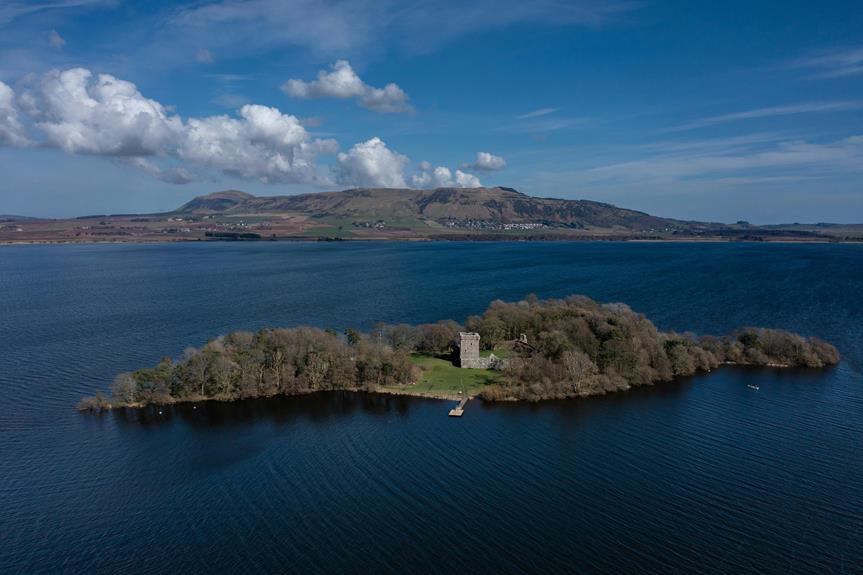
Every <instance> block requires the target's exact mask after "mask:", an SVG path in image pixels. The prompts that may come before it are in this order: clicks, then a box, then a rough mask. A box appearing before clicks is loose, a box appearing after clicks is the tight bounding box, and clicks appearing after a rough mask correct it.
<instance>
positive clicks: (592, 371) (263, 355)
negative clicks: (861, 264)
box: [79, 296, 839, 410]
mask: <svg viewBox="0 0 863 575" xmlns="http://www.w3.org/2000/svg"><path fill="white" fill-rule="evenodd" d="M464 330H467V331H475V332H477V333H479V334H480V338H481V340H480V341H481V344H482V346H483V347H484V348H485V349H494V348H498V347H500V346H504V345H507V344H508V343H509V342H511V341H513V340H515V339H517V338H518V337H519V335H520V334H526V335H527V337H528V341H529V342H530V345H528V346H516V347H515V348H514V350H513V353H512V354H511V356H510V358H509V359H508V361H507V362H506V367H505V368H504V370H503V373H502V374H501V377H499V378H498V383H495V384H492V385H489V386H487V387H486V388H485V389H484V390H483V392H482V394H481V396H482V397H483V399H486V400H511V399H516V400H528V401H537V400H541V399H552V398H555V399H557V398H569V397H580V396H588V395H597V394H603V393H608V392H612V391H620V390H625V389H629V388H630V387H633V386H641V385H651V384H654V383H657V382H663V381H670V380H672V379H674V378H676V377H683V376H688V375H693V374H695V373H697V372H702V371H708V370H711V369H713V368H716V367H718V366H719V365H721V364H723V363H735V364H744V365H762V366H777V367H778V366H783V367H786V366H787V367H813V368H815V367H824V366H827V365H834V364H836V363H838V361H839V353H838V351H837V350H836V348H835V347H833V346H832V345H830V344H827V343H825V342H823V341H821V340H819V339H817V338H805V337H802V336H799V335H796V334H792V333H789V332H786V331H782V330H775V329H765V328H745V329H742V330H739V331H738V332H736V333H734V334H731V335H728V336H724V337H714V336H700V337H699V336H695V335H694V334H689V333H683V334H680V333H674V332H662V331H659V330H658V329H657V328H656V326H654V325H653V323H652V322H651V321H650V320H648V319H647V318H645V317H644V316H643V315H641V314H638V313H636V312H634V311H632V310H631V309H630V308H629V307H628V306H626V305H624V304H600V303H597V302H595V301H593V300H591V299H589V298H587V297H583V296H570V297H568V298H565V299H555V300H544V301H541V300H538V299H537V298H536V297H534V296H529V297H528V298H526V299H524V300H522V301H520V302H516V303H506V302H503V301H495V302H493V303H492V304H491V305H490V306H489V308H488V309H487V310H486V311H485V313H484V314H483V315H480V316H471V317H469V318H468V319H467V321H466V322H465V325H464V326H462V325H460V324H458V323H457V322H455V321H452V320H444V321H439V322H437V323H432V324H423V325H416V326H414V325H408V324H397V325H377V326H375V328H374V330H373V331H372V332H371V333H361V332H359V331H357V330H354V329H347V330H345V331H344V332H343V333H338V332H336V331H333V330H322V329H318V328H313V327H297V328H290V329H263V330H260V331H258V332H256V333H251V332H245V331H238V332H233V333H230V334H228V335H225V336H220V337H217V338H216V339H213V340H211V341H209V342H208V343H206V344H205V345H204V346H202V347H201V348H188V349H186V350H185V351H184V352H183V355H182V356H181V357H180V358H178V359H172V358H170V357H166V358H164V359H163V360H162V361H160V362H159V363H158V364H157V365H155V366H153V367H150V368H144V369H139V370H137V371H135V372H131V373H122V374H120V375H118V376H117V377H116V378H115V380H114V381H113V383H112V385H111V393H110V396H109V397H106V396H104V395H102V394H97V395H96V396H95V397H87V398H84V399H82V400H81V403H80V404H79V408H80V409H82V410H101V409H106V408H110V407H121V406H138V405H146V404H165V403H172V402H175V401H195V400H202V399H220V400H234V399H243V398H253V397H268V396H273V395H279V394H281V395H294V394H301V393H307V392H313V391H326V390H365V391H375V390H376V389H378V388H379V387H383V386H387V387H391V386H404V385H411V384H413V383H415V382H416V381H417V380H418V379H419V378H420V377H421V372H420V370H419V369H418V368H417V367H416V366H415V365H414V364H413V362H412V361H411V357H410V354H411V353H424V354H432V355H439V356H441V355H446V354H450V353H452V352H453V351H454V344H455V341H456V339H457V337H458V332H459V331H464Z"/></svg>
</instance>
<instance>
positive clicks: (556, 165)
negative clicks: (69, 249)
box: [0, 0, 863, 223]
mask: <svg viewBox="0 0 863 575" xmlns="http://www.w3.org/2000/svg"><path fill="white" fill-rule="evenodd" d="M861 176H863V3H861V2H859V1H847V2H841V1H829V0H825V1H821V2H811V1H795V0H784V1H776V2H773V1H766V0H765V1H756V2H752V1H751V0H749V1H746V2H743V1H737V0H725V1H723V2H692V1H691V0H690V1H683V0H681V1H671V0H668V1H659V0H534V1H533V2H524V1H523V0H476V1H473V2H465V1H459V2H455V1H450V0H426V1H422V2H421V1H400V0H341V1H331V0H320V1H312V0H220V1H208V0H203V1H202V0H196V1H194V2H160V1H149V2H131V1H124V0H35V1H29V0H28V1H24V0H0V214H20V215H31V216H42V217H69V216H78V215H85V214H94V213H143V212H156V211H163V210H170V209H173V208H175V207H177V206H179V205H180V204H182V203H183V202H185V201H187V200H189V199H190V198H192V197H194V196H196V195H201V194H205V193H209V192H213V191H217V190H223V189H240V190H244V191H247V192H250V193H253V194H256V195H282V194H297V193H305V192H314V191H324V190H338V189H345V188H350V187H358V186H375V187H415V188H429V187H436V186H460V187H474V186H477V185H485V186H497V185H499V186H508V187H513V188H516V189H518V190H519V191H522V192H525V193H528V194H530V195H534V196H542V197H559V198H568V199H591V200H597V201H602V202H609V203H613V204H616V205H619V206H621V207H626V208H632V209H638V210H642V211H646V212H649V213H651V214H655V215H660V216H666V217H675V218H683V219H698V220H706V221H723V222H734V221H738V220H746V221H750V222H753V223H790V222H824V221H829V222H840V223H850V222H853V223H861V222H863V186H861Z"/></svg>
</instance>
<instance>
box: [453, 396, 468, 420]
mask: <svg viewBox="0 0 863 575" xmlns="http://www.w3.org/2000/svg"><path fill="white" fill-rule="evenodd" d="M469 400H470V398H469V397H463V398H462V399H461V401H459V402H458V405H456V406H455V407H453V408H452V409H450V410H449V416H450V417H461V416H462V415H464V406H465V404H467V402H468V401H469Z"/></svg>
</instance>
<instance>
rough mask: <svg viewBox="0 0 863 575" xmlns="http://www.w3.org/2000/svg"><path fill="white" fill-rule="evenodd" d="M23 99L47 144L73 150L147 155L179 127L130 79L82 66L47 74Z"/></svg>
mask: <svg viewBox="0 0 863 575" xmlns="http://www.w3.org/2000/svg"><path fill="white" fill-rule="evenodd" d="M22 101H23V102H24V103H25V107H26V108H27V109H28V111H29V113H30V115H31V116H32V117H33V118H34V119H35V120H36V126H37V127H38V128H39V129H40V130H41V131H42V132H43V133H44V134H45V136H46V138H47V140H48V143H49V144H51V145H53V146H56V147H58V148H61V149H63V150H65V151H67V152H69V153H73V154H98V155H106V156H151V155H154V154H158V153H160V152H162V151H163V150H164V149H165V148H166V147H168V146H170V144H171V143H172V142H174V141H176V139H177V138H178V136H179V135H180V134H181V133H182V131H183V123H182V121H181V120H180V118H179V117H177V116H171V115H169V114H168V111H167V110H166V109H165V107H164V106H163V105H162V104H160V103H159V102H156V101H155V100H151V99H149V98H145V97H144V96H142V95H141V93H140V92H139V91H138V89H137V88H136V87H135V85H134V84H132V83H131V82H126V81H124V80H119V79H117V78H115V77H114V76H110V75H108V74H99V75H98V76H95V77H94V76H93V73H92V72H90V71H89V70H86V69H84V68H73V69H70V70H66V71H63V72H61V71H58V70H52V71H51V72H48V73H46V74H45V75H44V76H42V77H41V79H39V80H38V81H37V85H36V86H35V87H34V88H33V89H32V90H28V91H25V92H24V93H23V94H22Z"/></svg>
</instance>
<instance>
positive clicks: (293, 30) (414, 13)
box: [164, 0, 638, 58]
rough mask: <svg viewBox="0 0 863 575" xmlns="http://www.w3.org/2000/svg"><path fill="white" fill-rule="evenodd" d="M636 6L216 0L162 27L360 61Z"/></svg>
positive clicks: (602, 21)
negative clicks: (391, 50) (391, 48)
mask: <svg viewBox="0 0 863 575" xmlns="http://www.w3.org/2000/svg"><path fill="white" fill-rule="evenodd" d="M637 7H638V4H637V3H635V2H631V1H627V0H569V1H567V2H560V1H559V0H534V1H532V2H523V1H521V0H476V1H474V2H468V3H465V2H452V1H448V0H429V1H427V2H414V1H403V0H378V1H372V0H340V1H337V0H222V1H218V2H209V3H203V4H201V3H195V4H193V5H191V6H190V7H186V8H182V9H179V10H175V11H173V12H171V13H170V14H169V15H168V16H167V17H166V19H165V22H164V24H165V33H166V34H167V35H168V37H167V38H166V40H168V41H170V42H171V43H172V44H175V43H179V44H183V43H197V44H198V45H202V44H203V43H205V42H206V43H207V45H210V46H212V47H213V49H217V48H219V47H220V46H221V45H226V46H228V45H229V46H231V47H232V48H233V49H235V50H242V51H243V52H244V53H254V52H260V51H265V50H273V49H278V48H284V47H287V46H298V47H302V48H307V49H309V50H311V51H312V52H314V53H316V54H318V55H322V56H325V57H326V56H337V57H343V56H344V55H345V54H350V55H351V56H352V57H354V58H361V57H362V56H361V55H362V53H364V52H374V51H378V50H380V49H381V48H382V46H383V44H382V39H383V40H384V41H385V42H386V43H391V44H395V45H396V46H399V47H400V48H401V49H406V50H408V51H410V52H414V53H422V52H429V51H432V50H435V49H437V48H439V47H440V46H442V45H445V44H447V43H449V42H451V41H453V40H456V39H458V38H460V37H463V36H465V35H470V34H476V33H477V32H481V31H485V30H494V29H501V28H506V27H508V26H512V25H514V24H519V23H526V24H533V25H539V26H554V27H559V26H588V27H600V26H604V25H606V24H607V23H609V22H611V21H614V20H615V19H617V18H619V17H620V16H621V15H623V14H626V13H628V12H630V11H632V10H635V9H636V8H637ZM430 31H433V32H431V33H430Z"/></svg>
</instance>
